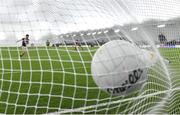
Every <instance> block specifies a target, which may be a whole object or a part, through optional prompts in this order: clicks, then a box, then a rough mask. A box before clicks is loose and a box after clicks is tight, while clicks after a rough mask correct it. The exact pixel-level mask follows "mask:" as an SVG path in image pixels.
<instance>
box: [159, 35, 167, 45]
mask: <svg viewBox="0 0 180 115" xmlns="http://www.w3.org/2000/svg"><path fill="white" fill-rule="evenodd" d="M158 38H159V41H160V43H161V44H165V43H166V42H167V39H166V37H165V36H164V35H163V34H162V33H160V34H159V36H158Z"/></svg>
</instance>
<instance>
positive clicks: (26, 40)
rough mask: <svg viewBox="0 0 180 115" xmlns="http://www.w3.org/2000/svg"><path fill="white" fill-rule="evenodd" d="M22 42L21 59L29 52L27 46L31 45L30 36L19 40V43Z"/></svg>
mask: <svg viewBox="0 0 180 115" xmlns="http://www.w3.org/2000/svg"><path fill="white" fill-rule="evenodd" d="M20 41H22V52H21V54H20V57H23V56H24V55H25V54H26V52H27V45H28V44H29V35H28V34H26V37H25V38H22V39H21V40H18V41H17V42H20Z"/></svg>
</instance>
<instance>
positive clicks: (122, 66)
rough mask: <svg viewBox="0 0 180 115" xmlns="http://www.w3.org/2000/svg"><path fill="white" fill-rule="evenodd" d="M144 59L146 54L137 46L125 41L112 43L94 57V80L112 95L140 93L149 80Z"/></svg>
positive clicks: (102, 47)
mask: <svg viewBox="0 0 180 115" xmlns="http://www.w3.org/2000/svg"><path fill="white" fill-rule="evenodd" d="M142 57H144V53H143V51H141V49H140V48H139V47H137V46H136V45H134V44H132V43H130V42H128V41H124V40H113V41H110V42H108V43H106V44H104V45H103V46H101V47H100V48H99V49H98V50H97V51H96V53H95V54H94V56H93V59H92V63H91V73H92V76H93V79H94V81H95V83H96V84H97V86H98V87H99V88H100V89H102V90H104V91H106V92H107V93H109V94H111V95H127V94H130V93H132V92H134V91H138V90H139V89H140V88H141V87H142V85H143V84H144V83H145V82H146V80H147V68H146V62H145V61H144V60H143V58H142ZM144 58H145V57H144Z"/></svg>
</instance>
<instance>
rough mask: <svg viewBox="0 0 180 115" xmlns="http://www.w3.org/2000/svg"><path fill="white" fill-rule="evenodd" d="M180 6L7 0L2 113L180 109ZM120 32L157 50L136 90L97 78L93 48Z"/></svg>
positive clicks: (2, 28) (0, 70)
mask: <svg viewBox="0 0 180 115" xmlns="http://www.w3.org/2000/svg"><path fill="white" fill-rule="evenodd" d="M179 8H180V2H179V1H178V0H174V1H171V0H161V1H154V0H141V1H139V0H133V1H132V0H126V1H124V0H73V1H72V0H1V1H0V114H65V113H67V114H75V113H78V114H128V113H132V114H133V113H134V114H143V113H148V114H158V113H159V114H180V108H179V107H180V73H179V68H180V56H179V52H180V49H179V47H180V39H179V35H180V31H179V26H180V23H179V16H180V15H179V14H180V9H179ZM26 34H28V35H29V43H28V44H27V42H28V40H26ZM22 38H24V39H22ZM18 40H19V42H17V41H18ZM113 40H121V41H129V42H131V43H133V44H134V45H136V46H137V47H138V48H140V49H145V50H148V51H153V52H155V54H156V56H157V58H158V61H156V63H155V64H153V66H149V65H146V66H144V68H146V69H147V75H146V77H147V78H146V79H147V80H146V82H144V83H143V85H142V86H141V87H140V88H139V89H136V90H134V91H133V92H132V93H128V94H126V92H125V93H124V94H123V95H112V94H109V93H107V92H106V91H104V90H102V89H101V87H99V86H98V85H97V84H96V82H95V79H93V74H92V71H91V64H92V59H93V57H94V54H95V53H96V51H97V50H98V49H99V48H100V47H102V46H103V45H104V44H106V43H108V42H110V41H113ZM24 43H25V45H27V47H21V45H23V44H24ZM112 49H113V48H112ZM109 52H111V51H109ZM124 52H126V51H125V50H124ZM134 52H136V51H134ZM117 53H118V52H117ZM117 55H118V54H117ZM102 58H104V57H102ZM112 60H114V59H113V58H112ZM112 60H111V61H112ZM134 61H135V62H136V61H137V60H136V59H134ZM114 63H116V62H114ZM119 75H121V73H119ZM106 77H109V78H110V77H112V76H111V75H107V76H106ZM113 80H114V81H116V79H113Z"/></svg>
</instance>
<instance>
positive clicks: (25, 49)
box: [20, 46, 27, 57]
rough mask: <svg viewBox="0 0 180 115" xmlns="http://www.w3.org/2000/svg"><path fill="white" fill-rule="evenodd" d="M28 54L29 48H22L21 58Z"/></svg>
mask: <svg viewBox="0 0 180 115" xmlns="http://www.w3.org/2000/svg"><path fill="white" fill-rule="evenodd" d="M26 52H27V48H26V47H24V46H23V47H22V53H21V54H20V57H23V56H24V55H25V54H26Z"/></svg>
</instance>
